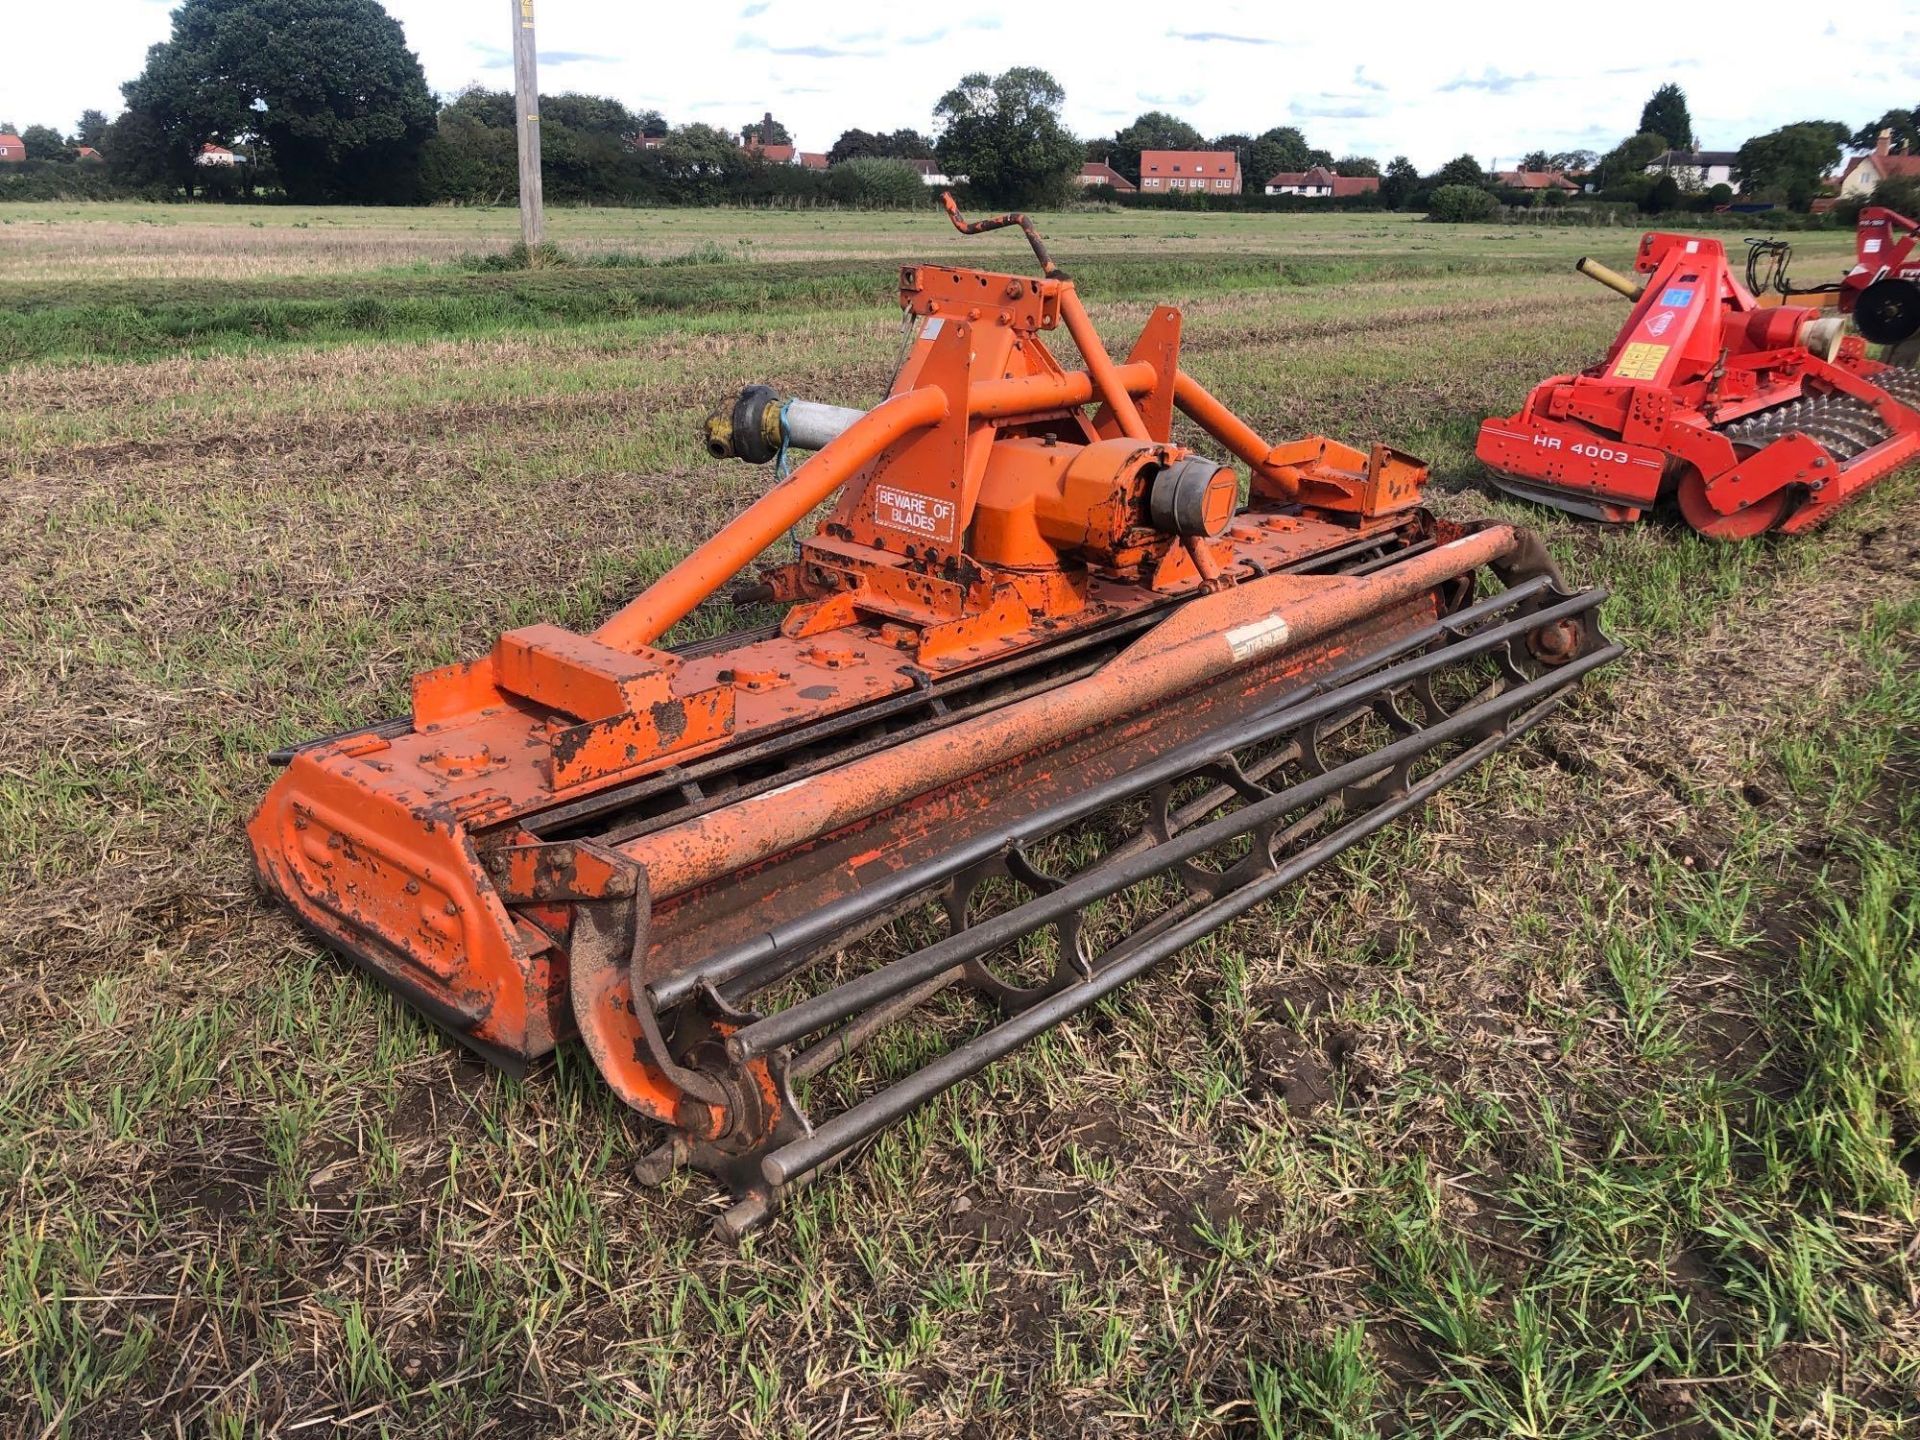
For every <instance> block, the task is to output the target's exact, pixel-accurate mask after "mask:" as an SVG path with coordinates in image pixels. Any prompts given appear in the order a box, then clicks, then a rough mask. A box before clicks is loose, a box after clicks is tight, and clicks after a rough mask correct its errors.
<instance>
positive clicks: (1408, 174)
mask: <svg viewBox="0 0 1920 1440" xmlns="http://www.w3.org/2000/svg"><path fill="white" fill-rule="evenodd" d="M1419 188H1420V172H1419V171H1418V170H1416V169H1415V168H1414V165H1413V162H1412V161H1411V160H1409V159H1407V157H1406V156H1404V155H1396V156H1394V157H1393V159H1391V160H1389V161H1388V162H1387V173H1386V174H1385V175H1383V176H1381V177H1380V198H1381V199H1382V200H1384V201H1386V202H1387V205H1388V206H1389V207H1390V208H1392V209H1394V210H1398V209H1399V208H1400V207H1401V206H1402V205H1405V204H1406V203H1407V201H1408V200H1410V199H1412V198H1413V192H1414V191H1416V190H1418V189H1419Z"/></svg>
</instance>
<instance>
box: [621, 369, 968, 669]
mask: <svg viewBox="0 0 1920 1440" xmlns="http://www.w3.org/2000/svg"><path fill="white" fill-rule="evenodd" d="M946 415H947V397H946V393H945V392H944V391H942V390H939V389H937V388H935V387H932V386H927V387H923V388H921V389H918V390H908V391H905V392H903V393H901V394H899V395H894V396H892V397H890V398H888V399H886V400H883V401H881V403H880V404H878V405H876V406H874V408H873V409H871V410H869V411H868V412H867V413H866V414H865V415H863V416H861V417H860V418H859V419H858V420H856V421H854V423H853V424H852V425H850V426H848V427H847V429H846V430H845V431H843V432H842V433H841V435H840V436H839V437H838V438H837V439H835V440H834V441H833V443H832V444H830V445H828V446H827V448H826V449H824V450H821V451H819V452H817V453H816V454H815V455H814V456H813V458H812V459H810V460H808V461H807V462H806V463H805V464H804V465H802V466H801V467H800V468H799V469H798V470H795V471H794V472H793V474H792V475H791V476H789V477H788V478H787V479H786V481H785V482H783V483H782V484H780V485H777V486H775V487H774V488H773V489H772V490H769V491H768V492H767V493H766V494H765V495H762V496H761V497H760V498H759V499H758V500H756V501H754V502H753V504H751V505H749V506H748V507H747V508H746V509H745V510H744V511H742V512H741V514H740V515H739V516H738V517H737V518H735V519H734V520H733V521H732V522H731V523H729V524H728V525H727V526H725V527H724V528H723V529H722V530H720V531H719V533H717V534H716V535H714V537H713V538H712V539H711V540H708V541H707V542H706V543H705V544H704V545H702V546H700V547H699V549H697V550H695V551H694V552H693V553H692V554H691V555H689V556H687V558H686V559H684V560H682V561H681V562H680V563H679V564H678V565H676V566H674V567H673V568H672V569H671V570H669V571H668V572H667V573H666V574H665V575H662V576H661V577H660V578H659V579H658V580H656V581H655V582H654V583H653V584H652V585H650V586H648V587H647V589H646V590H644V591H642V592H641V593H640V594H639V595H638V596H636V597H635V598H634V599H633V600H632V601H631V602H630V603H628V604H627V605H626V606H625V607H624V608H622V609H621V610H619V611H618V612H616V613H615V614H614V615H613V616H612V617H611V618H610V619H609V620H608V621H607V622H606V623H605V624H604V625H602V626H601V627H600V628H599V629H598V630H596V631H594V632H593V638H594V639H596V640H598V641H599V642H600V643H601V644H603V645H608V646H611V647H612V648H614V649H616V650H633V649H637V648H638V647H640V646H642V645H651V644H653V642H654V641H656V640H658V639H659V638H660V637H661V636H662V635H664V634H666V633H667V631H669V630H671V629H672V628H673V627H674V626H675V625H676V624H678V623H679V622H680V621H681V620H684V619H685V618H686V617H687V616H688V615H690V614H692V613H693V611H694V609H695V607H697V606H698V605H699V604H700V602H701V601H703V600H705V599H706V598H707V597H708V596H709V595H711V594H713V593H714V591H716V590H718V589H719V588H720V587H721V586H722V585H724V584H726V583H727V581H729V580H731V579H732V578H733V577H734V576H735V575H738V574H739V573H740V572H741V571H742V570H743V569H745V568H746V567H747V566H748V565H750V564H752V563H753V561H754V559H755V557H757V556H758V555H759V554H760V552H761V551H763V550H765V549H766V548H767V547H768V546H769V545H771V544H772V543H773V542H774V541H775V540H778V539H779V538H780V537H781V535H783V534H785V533H786V532H787V531H788V530H791V529H792V528H793V527H794V526H795V525H798V524H799V523H800V522H801V521H802V520H804V519H806V517H807V515H808V514H809V512H811V511H812V510H813V508H814V507H815V506H816V505H818V504H820V503H821V502H822V501H823V500H825V499H826V498H827V497H828V496H829V495H831V494H833V492H834V491H836V490H838V489H839V488H840V487H841V486H842V485H844V484H846V483H847V481H848V480H849V479H851V478H852V477H853V475H854V474H855V473H856V472H857V471H858V470H859V469H860V468H861V467H862V466H863V465H866V464H867V463H868V462H870V461H871V460H873V459H874V457H875V456H877V455H879V454H880V452H881V451H883V450H885V449H886V448H887V447H888V446H889V445H891V444H893V443H894V442H895V441H896V440H899V439H901V438H902V437H903V436H906V435H910V434H912V433H913V432H914V431H916V430H924V429H925V428H926V427H927V426H929V425H933V424H937V423H938V422H939V421H941V420H944V419H945V418H946Z"/></svg>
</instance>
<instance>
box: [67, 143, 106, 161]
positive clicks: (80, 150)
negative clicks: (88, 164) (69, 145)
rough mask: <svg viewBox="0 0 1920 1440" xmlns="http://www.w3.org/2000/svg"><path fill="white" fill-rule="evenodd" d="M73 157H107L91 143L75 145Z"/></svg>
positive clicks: (77, 158) (98, 158)
mask: <svg viewBox="0 0 1920 1440" xmlns="http://www.w3.org/2000/svg"><path fill="white" fill-rule="evenodd" d="M73 158H74V159H76V160H104V159H106V158H107V157H106V156H104V155H102V154H101V153H100V152H99V151H98V150H96V149H94V148H93V146H91V145H76V146H74V148H73Z"/></svg>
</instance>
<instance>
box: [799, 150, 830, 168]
mask: <svg viewBox="0 0 1920 1440" xmlns="http://www.w3.org/2000/svg"><path fill="white" fill-rule="evenodd" d="M797 158H798V159H799V161H800V168H801V169H802V170H825V169H826V168H827V156H826V152H825V151H824V150H802V151H800V153H799V155H798V157H797Z"/></svg>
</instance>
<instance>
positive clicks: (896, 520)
mask: <svg viewBox="0 0 1920 1440" xmlns="http://www.w3.org/2000/svg"><path fill="white" fill-rule="evenodd" d="M953 517H954V504H953V501H951V500H942V499H940V498H938V497H937V496H933V495H919V494H915V493H914V492H913V491H911V490H896V489H895V488H894V487H893V486H891V485H876V486H874V487H873V523H874V524H876V525H883V526H885V527H886V528H887V529H889V530H903V531H905V532H906V533H907V534H909V535H918V536H919V537H920V538H921V539H922V540H932V541H934V542H936V543H938V544H942V545H945V544H950V543H952V540H953Z"/></svg>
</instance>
